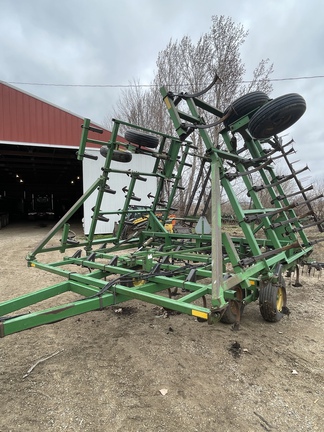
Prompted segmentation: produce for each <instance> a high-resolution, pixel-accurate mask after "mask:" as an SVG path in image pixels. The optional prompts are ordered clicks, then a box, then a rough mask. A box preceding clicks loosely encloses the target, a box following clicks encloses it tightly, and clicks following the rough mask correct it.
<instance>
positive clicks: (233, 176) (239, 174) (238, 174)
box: [224, 159, 272, 181]
mask: <svg viewBox="0 0 324 432" xmlns="http://www.w3.org/2000/svg"><path fill="white" fill-rule="evenodd" d="M271 163H272V159H268V160H267V161H266V162H264V164H262V165H259V166H257V167H256V168H254V169H251V170H248V171H242V172H236V173H225V174H224V176H225V177H226V178H227V179H228V180H229V181H231V180H234V179H236V178H237V177H243V176H246V175H250V174H253V173H256V172H258V171H261V170H262V169H264V168H266V167H267V166H268V165H270V164H271Z"/></svg>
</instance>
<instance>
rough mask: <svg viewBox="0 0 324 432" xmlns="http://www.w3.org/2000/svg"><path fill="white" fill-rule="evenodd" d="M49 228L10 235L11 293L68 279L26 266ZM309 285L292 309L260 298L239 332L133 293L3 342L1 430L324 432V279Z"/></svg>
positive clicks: (3, 287) (306, 281)
mask: <svg viewBox="0 0 324 432" xmlns="http://www.w3.org/2000/svg"><path fill="white" fill-rule="evenodd" d="M49 228H50V226H47V227H46V226H40V225H39V224H37V223H36V222H35V223H30V224H29V225H17V224H12V225H8V226H7V227H6V228H3V229H2V230H1V231H0V246H1V253H0V269H1V272H0V301H3V300H7V299H9V298H12V297H14V296H17V295H21V294H23V293H29V292H32V291H33V290H35V289H39V288H43V287H46V286H49V285H52V284H53V283H56V282H58V281H60V280H61V279H60V278H59V277H58V276H55V275H51V274H49V273H45V272H42V271H40V270H36V269H32V268H27V266H26V261H25V256H26V254H27V252H29V251H30V250H32V249H33V247H34V246H35V245H36V244H37V243H38V242H39V240H40V239H42V237H43V236H44V235H45V234H46V233H47V232H48V230H49ZM75 229H76V230H78V229H80V227H76V228H75ZM315 235H316V234H315ZM320 245H323V243H320V244H319V246H318V247H317V249H316V251H315V254H314V255H315V257H316V258H317V260H322V261H324V247H323V248H322V249H320ZM301 281H302V283H303V287H299V288H297V287H293V286H292V285H291V284H290V280H287V281H286V283H287V292H288V302H289V303H288V306H289V308H290V311H291V314H290V316H289V317H284V318H283V319H282V320H281V321H280V322H279V323H275V324H271V323H267V322H265V321H263V319H262V317H261V315H260V313H259V308H258V304H256V303H254V304H250V305H248V306H247V307H246V308H245V312H244V315H243V317H242V323H241V329H240V330H239V331H235V332H234V331H232V329H231V326H228V325H225V324H221V323H218V324H215V325H211V326H210V325H208V324H206V323H199V322H197V321H196V319H195V318H193V317H190V316H187V315H171V316H169V317H167V318H165V317H163V315H160V314H159V313H158V310H157V308H156V307H154V305H149V304H144V303H141V302H137V301H131V302H127V303H124V304H122V312H121V313H116V312H115V310H114V309H115V308H113V307H111V308H108V309H106V310H103V311H95V312H91V313H87V314H84V315H80V316H78V317H73V318H70V319H67V320H64V321H61V322H58V323H55V324H51V325H47V326H43V327H38V328H34V329H31V330H27V331H24V332H21V333H17V334H14V335H10V336H7V337H5V338H3V339H0V346H1V351H0V383H1V416H0V431H1V432H8V431H13V432H16V431H24V432H28V431H34V432H35V431H42V432H43V431H89V432H96V431H100V432H101V431H113V432H115V431H123V432H124V431H129V432H133V431H134V432H135V431H138V432H141V431H152V432H162V431H163V432H165V431H187V432H193V431H198V432H200V431H205V430H212V431H222V432H226V431H228V432H232V431H240V432H257V431H271V432H272V431H280V432H285V431H294V432H297V431H312V432H314V431H323V430H324V399H323V396H324V374H323V366H324V361H323V354H324V344H323V330H324V314H323V310H322V304H324V289H323V284H324V275H323V276H322V277H321V275H320V274H319V273H318V272H317V273H316V274H315V275H311V276H310V277H309V276H307V275H305V274H304V275H302V276H301ZM52 354H55V355H54V356H52V357H50V358H48V359H47V360H44V361H41V362H40V363H38V364H36V363H37V362H38V361H39V360H41V359H44V358H46V357H48V356H51V355H52ZM35 364H36V366H35V367H34V369H33V370H32V371H31V372H30V373H28V370H29V369H30V368H31V367H32V366H34V365H35ZM25 375H27V376H25ZM163 390H165V391H167V392H166V394H162V393H165V392H164V391H163Z"/></svg>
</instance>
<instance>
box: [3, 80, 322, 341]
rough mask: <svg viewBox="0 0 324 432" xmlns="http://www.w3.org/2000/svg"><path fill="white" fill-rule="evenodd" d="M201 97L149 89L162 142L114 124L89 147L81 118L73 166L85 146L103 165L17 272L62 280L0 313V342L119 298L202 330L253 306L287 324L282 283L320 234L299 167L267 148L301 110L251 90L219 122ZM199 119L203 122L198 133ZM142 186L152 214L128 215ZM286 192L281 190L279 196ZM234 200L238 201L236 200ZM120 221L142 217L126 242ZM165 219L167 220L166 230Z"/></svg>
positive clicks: (290, 100) (275, 147) (280, 147)
mask: <svg viewBox="0 0 324 432" xmlns="http://www.w3.org/2000/svg"><path fill="white" fill-rule="evenodd" d="M216 81H217V78H215V79H214V82H213V83H212V84H213V85H214V84H215V83H216ZM210 88H211V86H209V87H208V88H207V89H206V90H205V91H202V92H200V93H197V94H188V93H179V94H173V93H172V92H170V91H168V90H167V89H166V88H164V87H162V88H161V95H162V98H163V101H164V103H165V105H166V108H167V110H168V113H169V115H170V118H171V120H172V122H173V125H174V130H175V132H176V133H175V135H174V136H171V135H166V134H164V133H161V132H159V131H153V130H149V129H147V128H144V127H140V126H137V125H133V124H129V123H126V122H123V121H119V120H114V126H113V129H112V133H111V139H110V140H109V141H108V142H104V141H100V140H97V139H93V138H89V131H92V132H91V134H92V135H91V136H94V135H93V134H94V132H100V130H97V129H96V128H94V127H92V126H91V124H90V120H88V119H85V121H84V124H83V126H82V128H83V129H82V135H81V142H80V148H79V150H78V154H77V157H78V159H79V160H80V161H81V160H82V159H83V158H84V157H88V156H89V154H87V153H86V147H87V143H91V144H92V145H96V146H97V147H98V148H100V153H101V156H103V158H102V169H101V172H99V173H98V179H97V180H96V181H95V182H94V183H93V184H92V186H91V187H90V188H89V189H88V190H87V191H86V192H85V193H84V195H83V196H82V197H81V198H80V199H79V200H78V201H77V202H76V203H75V204H74V206H73V207H72V208H71V209H70V210H69V211H68V212H67V213H66V214H65V215H64V216H63V217H62V219H61V220H60V221H59V222H58V223H57V224H56V225H55V226H54V227H53V228H52V229H51V231H50V232H49V233H48V234H47V235H46V237H45V238H44V239H43V240H42V241H41V242H40V243H39V244H38V246H37V247H36V248H35V249H34V250H33V251H31V252H30V253H29V254H28V256H27V262H28V266H29V267H34V268H36V269H41V270H44V271H46V272H50V273H53V274H55V275H59V276H60V277H62V281H61V282H59V283H57V284H55V285H53V286H49V287H47V288H44V289H41V290H38V291H35V292H31V293H28V294H25V295H23V296H21V297H18V298H14V299H12V300H9V301H5V302H3V303H1V304H0V316H1V318H0V336H2V337H4V336H6V335H9V334H11V333H15V332H18V331H21V330H24V329H28V328H31V327H35V326H39V325H42V324H48V323H53V322H55V321H59V320H63V319H65V318H69V317H72V316H75V315H78V314H82V313H85V312H89V311H93V310H98V309H104V308H106V307H108V306H112V305H119V304H121V303H122V302H125V301H128V300H131V299H137V300H140V301H143V302H148V303H152V304H154V305H158V306H160V307H162V308H165V309H166V310H171V311H177V312H180V313H185V314H188V315H192V316H194V317H197V319H198V320H199V321H206V322H209V323H213V322H216V321H223V322H225V323H231V324H234V325H238V324H239V322H240V319H241V315H242V313H243V309H244V307H245V306H246V305H247V304H248V303H251V302H254V301H257V300H258V302H259V306H260V312H261V315H262V317H263V318H264V319H265V320H266V321H271V322H275V321H279V320H280V319H281V317H282V316H283V315H284V314H287V313H289V310H288V308H287V304H286V302H287V299H286V290H285V281H284V275H285V274H286V273H287V272H290V273H292V272H293V271H294V270H295V269H296V267H297V268H298V262H300V261H302V260H304V259H305V258H306V257H307V256H308V255H309V254H310V253H311V252H312V243H311V242H310V241H309V240H308V239H307V236H306V233H305V229H306V228H308V227H309V226H317V227H318V228H319V229H320V230H322V227H321V222H322V221H319V220H317V219H316V215H315V214H314V212H313V209H312V201H314V200H315V199H316V198H318V197H316V196H313V195H311V196H308V195H307V194H308V193H309V191H311V190H312V186H308V187H303V186H302V184H301V181H300V180H299V179H298V178H297V176H298V174H299V173H300V172H302V171H304V170H306V169H307V167H305V168H302V169H300V170H299V171H295V169H294V168H293V163H292V162H290V160H289V156H290V155H291V154H292V153H294V149H293V148H292V147H291V143H288V144H282V140H281V139H280V138H279V137H278V134H279V133H281V132H282V131H283V130H285V129H286V128H288V127H289V126H291V125H292V124H293V123H295V122H296V121H297V120H298V119H299V117H300V116H301V115H302V114H303V113H304V111H305V109H306V105H305V101H304V99H303V98H302V97H301V96H299V95H298V94H288V95H285V96H281V97H279V98H277V99H273V100H270V99H269V98H268V96H267V95H266V94H264V93H262V92H259V91H257V92H253V93H249V94H247V95H245V96H242V97H241V98H239V99H237V100H236V101H234V102H233V103H232V105H231V106H229V107H228V108H227V109H226V110H225V112H222V111H220V110H219V109H217V108H215V107H214V106H211V105H210V104H207V103H206V102H204V101H203V99H202V96H203V94H204V93H205V92H206V91H208V90H209V89H210ZM205 118H212V119H213V120H212V121H211V122H210V123H208V124H206V121H205V120H204V119H205ZM120 126H123V128H124V129H125V128H126V129H127V131H126V133H125V140H121V139H120V138H119V135H120V133H121V132H120ZM215 131H216V133H215ZM212 136H217V141H216V140H215V138H214V139H213V138H212ZM193 137H195V139H196V142H199V147H198V146H197V145H194V144H193V141H194V140H193ZM118 140H119V141H118ZM120 141H122V142H120ZM135 153H136V154H137V155H143V157H144V156H146V157H149V158H153V160H154V167H153V169H152V170H148V172H142V171H136V170H129V169H128V168H127V163H128V162H129V161H130V160H131V159H132V156H133V155H134V154H135ZM90 156H91V155H90ZM91 157H93V156H91ZM193 158H195V160H199V161H200V167H202V168H201V172H199V169H198V170H196V173H195V176H194V174H193V179H192V181H193V183H194V185H193V187H192V191H193V192H192V196H191V197H190V203H191V207H190V208H188V209H185V212H182V214H181V215H179V217H178V216H177V209H176V208H174V207H175V205H174V203H175V202H176V199H177V197H178V196H179V195H178V194H179V193H181V189H182V188H183V177H184V172H185V171H184V170H186V171H187V172H188V168H189V167H190V165H191V163H192V160H193ZM277 160H281V161H283V162H284V165H285V169H286V170H287V169H288V173H286V174H284V175H277V174H276V172H275V169H274V166H275V164H276V162H277ZM112 161H119V162H124V164H122V167H124V166H125V167H126V168H125V169H116V168H113V167H112ZM202 172H204V173H205V175H204V176H202V175H201V173H202ZM117 174H118V175H122V176H124V177H123V178H124V179H125V180H124V182H127V184H128V185H127V187H124V188H123V189H122V190H112V188H111V187H110V186H109V184H111V179H112V178H113V177H114V176H115V175H117ZM149 177H153V178H154V179H156V190H154V191H152V193H151V194H150V198H151V201H152V204H151V205H150V206H149V207H147V206H146V207H144V206H143V208H141V207H140V206H138V207H136V209H134V207H133V204H134V202H135V201H139V199H138V198H137V196H136V194H135V187H137V188H140V187H141V184H143V182H145V181H146V180H147V179H148V178H149ZM287 184H290V185H292V184H293V188H291V187H290V188H289V192H287V188H286V187H285V186H286V185H287ZM238 189H239V190H240V196H243V197H244V199H243V200H239V199H238ZM166 190H167V191H168V192H167V193H166ZM242 191H243V195H242ZM121 193H124V194H125V201H124V206H123V208H120V209H119V210H118V211H116V210H111V209H110V208H109V206H106V205H105V206H103V202H104V197H107V196H111V202H113V200H114V194H121ZM92 194H95V196H96V204H95V206H94V207H93V209H92V210H93V215H92V219H91V226H90V229H89V233H88V235H87V236H85V237H83V238H81V239H77V238H76V237H72V236H71V231H70V223H69V222H70V219H71V218H72V216H73V215H74V214H75V213H76V212H77V211H78V209H80V207H82V206H83V204H84V203H85V202H86V200H87V199H88V198H89V197H90V196H91V195H92ZM224 197H225V198H226V200H227V202H229V203H230V205H231V208H232V214H233V215H234V216H233V217H234V219H235V221H236V223H237V224H238V226H239V229H238V230H237V233H236V234H235V236H231V235H230V234H229V233H228V232H227V231H228V230H227V231H226V230H223V229H222V211H221V202H222V199H224ZM241 201H242V202H243V203H245V204H241ZM265 202H266V203H268V204H266V205H265V204H263V203H265ZM132 212H134V213H135V212H136V217H137V218H138V216H139V215H140V216H141V214H142V215H143V217H142V219H141V220H140V223H139V224H138V225H136V224H135V225H134V227H135V229H132V230H131V231H130V232H131V235H129V234H128V235H125V234H123V233H125V230H124V228H125V226H126V225H127V224H130V223H132V222H130V220H132V218H130V214H132ZM116 213H117V214H118V218H119V223H118V225H117V226H116V228H115V230H114V233H113V235H106V236H98V235H96V226H97V223H98V221H108V219H109V217H111V215H112V214H116ZM171 214H172V215H176V216H175V219H174V221H175V222H176V225H174V224H173V223H172V221H170V215H171ZM170 225H171V229H170ZM184 226H185V229H183V228H184ZM134 227H133V228H134ZM168 227H169V228H168ZM177 227H178V228H177ZM58 236H59V238H60V240H59V241H57V244H56V243H55V241H56V239H57V237H58ZM53 251H54V252H55V251H60V252H61V253H62V254H64V257H62V259H61V260H59V261H55V262H51V263H48V259H47V260H46V263H44V262H42V260H40V258H39V257H43V256H44V254H45V253H46V254H48V253H49V254H50V253H51V252H53ZM47 256H50V255H47ZM297 276H298V273H297ZM298 283H299V281H298V277H297V280H296V284H298ZM67 292H69V293H74V294H73V301H69V302H68V303H65V304H62V302H60V298H61V297H60V296H61V295H62V294H64V293H67ZM74 297H75V298H74ZM49 298H51V299H53V298H55V299H57V302H58V304H57V305H56V306H54V307H50V308H46V309H42V301H44V300H47V299H49ZM26 308H27V309H26ZM28 308H30V310H28ZM22 309H23V311H22V312H20V311H21V310H22ZM24 310H28V312H27V313H24Z"/></svg>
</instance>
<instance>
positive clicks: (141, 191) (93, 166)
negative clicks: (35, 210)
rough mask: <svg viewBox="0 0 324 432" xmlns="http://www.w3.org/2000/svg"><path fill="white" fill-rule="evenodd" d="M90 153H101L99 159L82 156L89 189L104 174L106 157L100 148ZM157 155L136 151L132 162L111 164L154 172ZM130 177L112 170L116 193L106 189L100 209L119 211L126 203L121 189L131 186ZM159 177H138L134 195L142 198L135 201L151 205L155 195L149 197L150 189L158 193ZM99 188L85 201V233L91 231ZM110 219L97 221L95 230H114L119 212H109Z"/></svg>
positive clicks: (125, 168)
mask: <svg viewBox="0 0 324 432" xmlns="http://www.w3.org/2000/svg"><path fill="white" fill-rule="evenodd" d="M87 153H89V154H92V155H94V156H98V160H96V161H95V160H91V159H84V160H83V190H84V191H86V190H88V189H89V187H90V186H91V185H92V184H93V183H94V182H95V180H97V179H98V177H99V176H100V175H101V168H102V166H103V164H104V158H103V157H102V156H100V153H99V150H97V149H91V150H90V149H89V150H87ZM154 163H155V159H154V158H152V157H150V156H145V155H142V154H133V159H132V161H131V162H129V163H121V162H116V161H113V162H112V168H114V169H118V170H124V171H126V170H129V169H130V170H133V171H138V172H152V170H153V167H154ZM130 180H131V178H130V177H129V176H127V175H126V174H116V173H114V174H111V176H110V178H109V182H108V184H109V186H110V188H111V189H113V190H115V191H116V194H115V195H112V194H109V193H105V194H104V200H103V203H102V206H101V209H100V210H101V211H116V210H119V209H121V208H123V206H124V202H125V194H124V192H123V191H122V188H123V187H124V186H127V187H128V186H129V183H130ZM156 187H157V183H156V178H155V177H147V181H146V182H143V181H138V182H136V186H135V190H134V192H135V195H136V196H138V197H140V198H141V201H140V202H138V201H134V202H132V204H134V205H141V206H149V205H151V204H152V198H151V199H150V198H148V197H147V195H148V194H149V193H151V194H153V195H155V193H156ZM96 198H97V191H95V192H94V193H93V194H92V195H91V196H90V197H89V198H88V199H87V201H86V202H85V204H84V233H85V234H86V235H87V234H89V230H90V226H91V221H92V219H91V216H92V210H91V208H92V207H94V205H95V204H96ZM107 217H108V218H109V222H101V221H98V223H97V228H96V234H108V233H112V232H113V229H114V223H115V222H118V220H119V216H118V215H116V216H115V215H109V216H107Z"/></svg>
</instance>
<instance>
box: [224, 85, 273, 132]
mask: <svg viewBox="0 0 324 432" xmlns="http://www.w3.org/2000/svg"><path fill="white" fill-rule="evenodd" d="M269 100H270V99H269V96H268V95H267V94H265V93H263V92H261V91H255V92H251V93H247V94H246V95H244V96H241V97H240V98H238V99H236V100H235V101H234V102H233V103H232V104H231V105H230V106H229V107H227V108H226V110H225V111H224V114H227V113H228V111H229V110H230V109H231V108H232V110H233V112H232V114H230V116H229V117H228V118H227V119H226V120H225V121H224V125H225V127H227V126H228V125H230V124H231V123H233V122H235V121H236V120H238V119H240V118H241V117H243V116H245V115H247V114H249V113H250V112H251V111H254V110H255V109H257V108H260V107H261V106H263V105H264V104H265V103H267V102H269Z"/></svg>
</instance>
